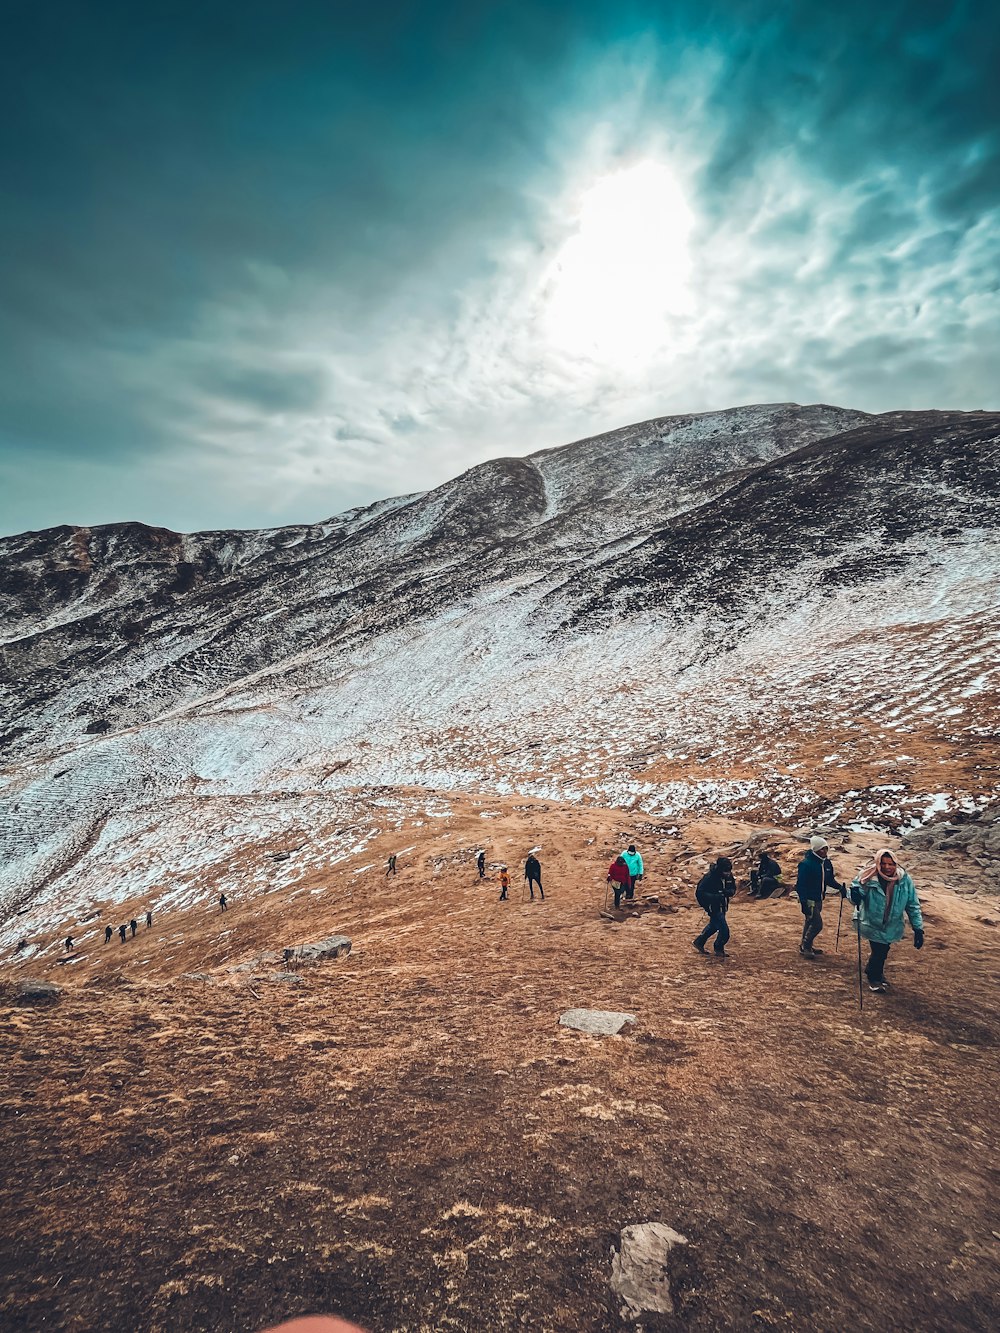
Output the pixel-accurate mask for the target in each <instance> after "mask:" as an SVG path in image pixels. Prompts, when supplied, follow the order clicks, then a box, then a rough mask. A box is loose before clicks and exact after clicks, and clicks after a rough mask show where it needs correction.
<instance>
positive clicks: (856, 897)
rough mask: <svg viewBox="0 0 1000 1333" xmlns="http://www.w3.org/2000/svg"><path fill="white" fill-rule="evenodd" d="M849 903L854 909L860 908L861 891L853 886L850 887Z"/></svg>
mask: <svg viewBox="0 0 1000 1333" xmlns="http://www.w3.org/2000/svg"><path fill="white" fill-rule="evenodd" d="M851 902H852V903H853V904H854V906H855V907H860V906H861V890H860V889H859V888H856V887H855V885H853V884H852V885H851Z"/></svg>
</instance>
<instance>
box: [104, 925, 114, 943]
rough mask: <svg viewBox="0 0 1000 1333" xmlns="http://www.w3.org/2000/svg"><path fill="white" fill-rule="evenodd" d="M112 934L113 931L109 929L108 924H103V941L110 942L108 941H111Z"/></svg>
mask: <svg viewBox="0 0 1000 1333" xmlns="http://www.w3.org/2000/svg"><path fill="white" fill-rule="evenodd" d="M113 934H114V931H113V930H112V929H111V927H110V926H105V927H104V943H105V944H110V943H111V936H112V935H113Z"/></svg>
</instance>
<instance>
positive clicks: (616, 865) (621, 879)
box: [608, 856, 631, 911]
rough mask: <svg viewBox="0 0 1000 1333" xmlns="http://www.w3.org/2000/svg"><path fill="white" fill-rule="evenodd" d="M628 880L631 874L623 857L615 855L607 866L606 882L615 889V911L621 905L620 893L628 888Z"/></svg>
mask: <svg viewBox="0 0 1000 1333" xmlns="http://www.w3.org/2000/svg"><path fill="white" fill-rule="evenodd" d="M630 881H631V876H630V875H629V869H628V866H627V865H626V864H625V858H624V857H621V856H616V857H615V859H614V860H613V861H612V862H611V865H610V866H609V867H608V883H609V884H610V885H611V886H612V887H613V888H614V891H615V911H617V910H618V908H619V907H620V906H621V902H622V894H623V893H624V892H625V890H626V889H627V888H628V886H629V883H630Z"/></svg>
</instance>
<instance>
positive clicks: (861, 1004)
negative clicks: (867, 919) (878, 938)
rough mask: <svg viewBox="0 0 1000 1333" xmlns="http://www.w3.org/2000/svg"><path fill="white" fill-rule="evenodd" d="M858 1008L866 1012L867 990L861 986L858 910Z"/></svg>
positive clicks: (859, 912) (859, 915) (859, 920)
mask: <svg viewBox="0 0 1000 1333" xmlns="http://www.w3.org/2000/svg"><path fill="white" fill-rule="evenodd" d="M857 925H858V1007H859V1008H860V1010H861V1012H862V1013H864V1011H865V988H864V986H863V985H862V984H861V911H860V909H859V910H858V922H857Z"/></svg>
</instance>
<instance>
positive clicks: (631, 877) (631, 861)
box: [622, 842, 642, 902]
mask: <svg viewBox="0 0 1000 1333" xmlns="http://www.w3.org/2000/svg"><path fill="white" fill-rule="evenodd" d="M622 860H623V861H624V862H625V864H626V865H627V866H628V888H627V889H626V890H625V899H626V901H627V902H631V901H632V899H633V898H634V897H635V882H636V880H637V879H642V857H641V856H640V855H639V853H638V852H637V851H636V850H635V843H634V842H630V843H629V845H628V851H627V852H622Z"/></svg>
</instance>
